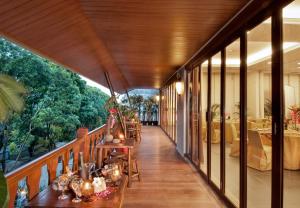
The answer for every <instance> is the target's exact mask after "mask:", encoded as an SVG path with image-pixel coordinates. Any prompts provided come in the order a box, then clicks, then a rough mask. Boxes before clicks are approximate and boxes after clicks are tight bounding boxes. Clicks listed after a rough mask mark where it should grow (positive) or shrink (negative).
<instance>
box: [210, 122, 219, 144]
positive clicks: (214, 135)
mask: <svg viewBox="0 0 300 208" xmlns="http://www.w3.org/2000/svg"><path fill="white" fill-rule="evenodd" d="M211 125H212V137H211V143H213V144H217V143H220V136H221V131H220V122H212V124H211Z"/></svg>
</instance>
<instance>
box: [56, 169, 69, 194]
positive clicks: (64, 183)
mask: <svg viewBox="0 0 300 208" xmlns="http://www.w3.org/2000/svg"><path fill="white" fill-rule="evenodd" d="M69 182H70V178H69V177H68V176H67V175H66V174H63V175H61V176H59V177H58V181H57V184H58V190H60V191H61V195H59V196H58V199H59V200H64V199H67V198H68V195H66V193H65V191H66V190H68V185H69Z"/></svg>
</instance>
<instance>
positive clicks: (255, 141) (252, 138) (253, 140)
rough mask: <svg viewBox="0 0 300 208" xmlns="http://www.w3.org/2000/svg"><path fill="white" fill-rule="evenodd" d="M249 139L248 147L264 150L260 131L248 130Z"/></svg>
mask: <svg viewBox="0 0 300 208" xmlns="http://www.w3.org/2000/svg"><path fill="white" fill-rule="evenodd" d="M248 138H249V142H248V145H250V146H253V147H256V148H259V149H263V144H262V142H261V139H260V135H259V133H258V131H256V130H248Z"/></svg>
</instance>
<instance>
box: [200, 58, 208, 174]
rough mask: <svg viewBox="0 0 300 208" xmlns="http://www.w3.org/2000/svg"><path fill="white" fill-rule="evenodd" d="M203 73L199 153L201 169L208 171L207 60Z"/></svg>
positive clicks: (203, 65) (202, 67)
mask: <svg viewBox="0 0 300 208" xmlns="http://www.w3.org/2000/svg"><path fill="white" fill-rule="evenodd" d="M200 72H201V75H200V83H201V86H200V90H201V93H200V94H201V99H200V115H201V117H200V140H199V148H200V149H199V153H200V155H199V156H200V158H199V159H200V169H201V170H202V171H203V172H204V173H207V121H206V112H207V96H208V92H207V86H208V68H207V61H205V62H203V63H202V65H201V70H200Z"/></svg>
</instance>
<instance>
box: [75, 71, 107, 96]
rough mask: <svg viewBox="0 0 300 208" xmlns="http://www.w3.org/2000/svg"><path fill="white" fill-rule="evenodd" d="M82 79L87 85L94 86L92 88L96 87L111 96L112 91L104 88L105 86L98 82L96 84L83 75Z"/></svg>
mask: <svg viewBox="0 0 300 208" xmlns="http://www.w3.org/2000/svg"><path fill="white" fill-rule="evenodd" d="M79 76H80V77H81V79H83V80H84V81H86V84H87V85H89V86H92V87H96V88H98V89H100V90H102V91H103V92H104V93H106V94H108V95H109V96H110V91H109V89H108V88H107V87H104V86H103V85H101V84H98V83H97V82H94V81H92V80H90V79H88V78H86V77H84V76H82V75H79Z"/></svg>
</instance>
